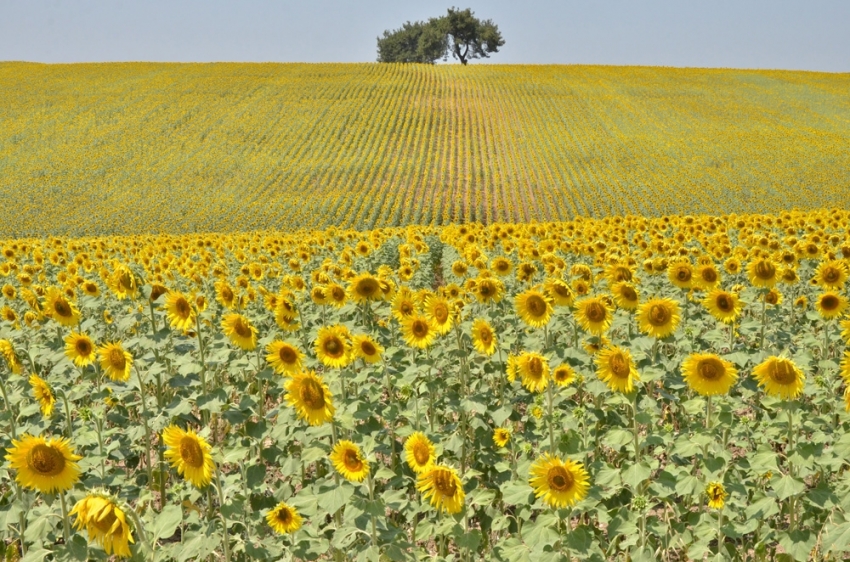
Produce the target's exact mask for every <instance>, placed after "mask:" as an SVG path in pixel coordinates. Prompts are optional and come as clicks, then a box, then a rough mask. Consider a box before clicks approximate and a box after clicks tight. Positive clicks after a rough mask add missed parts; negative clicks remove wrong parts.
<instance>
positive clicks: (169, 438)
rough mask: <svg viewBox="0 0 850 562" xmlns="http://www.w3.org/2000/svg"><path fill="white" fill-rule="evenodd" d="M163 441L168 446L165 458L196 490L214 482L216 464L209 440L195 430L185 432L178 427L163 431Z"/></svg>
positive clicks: (167, 428) (170, 427) (169, 427)
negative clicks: (213, 475)
mask: <svg viewBox="0 0 850 562" xmlns="http://www.w3.org/2000/svg"><path fill="white" fill-rule="evenodd" d="M162 441H163V442H164V443H165V445H166V450H165V458H166V459H168V461H169V462H170V463H171V466H172V467H174V468H176V469H177V473H178V474H180V475H181V476H183V477H184V478H186V480H188V481H189V482H191V483H192V485H193V486H195V487H196V488H204V487H206V486H208V485H209V483H210V482H211V481H212V474H213V472H214V471H215V462H214V461H213V459H212V455H211V454H210V452H211V451H212V447H211V446H210V444H209V443H207V440H206V439H204V438H203V437H201V436H200V435H198V434H197V433H195V432H194V431H193V430H191V429H190V430H188V431H184V430H183V429H181V428H180V427H178V426H176V425H170V426H168V427H166V428H165V429H163V430H162Z"/></svg>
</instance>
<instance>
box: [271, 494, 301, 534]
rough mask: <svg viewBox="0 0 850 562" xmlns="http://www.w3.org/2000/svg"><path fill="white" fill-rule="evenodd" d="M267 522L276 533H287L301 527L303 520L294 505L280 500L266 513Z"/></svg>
mask: <svg viewBox="0 0 850 562" xmlns="http://www.w3.org/2000/svg"><path fill="white" fill-rule="evenodd" d="M266 522H267V523H268V524H269V527H271V528H272V529H273V530H274V531H275V532H276V533H278V534H281V535H285V534H286V533H294V532H295V531H297V530H298V529H300V528H301V524H302V523H303V520H302V519H301V515H299V514H298V511H297V510H296V509H295V508H294V507H292V506H291V505H289V504H288V503H286V502H280V503H279V504H277V505H276V506H275V507H274V509H272V510H271V511H269V512H268V513H267V514H266Z"/></svg>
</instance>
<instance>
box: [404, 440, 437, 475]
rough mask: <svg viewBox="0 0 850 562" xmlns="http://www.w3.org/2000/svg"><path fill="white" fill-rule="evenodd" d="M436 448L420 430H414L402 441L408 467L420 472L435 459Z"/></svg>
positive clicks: (427, 467)
mask: <svg viewBox="0 0 850 562" xmlns="http://www.w3.org/2000/svg"><path fill="white" fill-rule="evenodd" d="M435 450H436V448H435V447H434V444H433V443H431V440H430V439H428V437H426V436H425V434H424V433H422V432H419V431H417V432H415V433H412V434H411V435H410V437H408V438H407V440H406V441H405V442H404V458H405V460H407V465H408V466H409V467H410V469H411V470H412V471H413V472H415V473H417V474H420V473H422V472H425V471H426V470H428V469H430V468H431V466H432V465H433V464H434V461H436V460H437V457H436V454H435Z"/></svg>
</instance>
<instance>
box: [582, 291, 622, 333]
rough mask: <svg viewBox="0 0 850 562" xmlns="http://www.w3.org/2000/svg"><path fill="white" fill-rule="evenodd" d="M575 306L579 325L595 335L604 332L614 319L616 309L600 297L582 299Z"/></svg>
mask: <svg viewBox="0 0 850 562" xmlns="http://www.w3.org/2000/svg"><path fill="white" fill-rule="evenodd" d="M575 306H576V308H575V317H576V321H577V322H578V324H579V326H581V328H582V330H584V331H585V332H589V333H591V334H593V335H594V336H601V335H602V334H604V333H605V332H606V331H607V330H608V328H610V327H611V322H613V321H614V310H613V309H612V308H611V307H610V306H609V304H608V302H607V301H606V300H605V299H602V298H600V297H587V298H584V299H581V300H580V301H578V302H576V304H575Z"/></svg>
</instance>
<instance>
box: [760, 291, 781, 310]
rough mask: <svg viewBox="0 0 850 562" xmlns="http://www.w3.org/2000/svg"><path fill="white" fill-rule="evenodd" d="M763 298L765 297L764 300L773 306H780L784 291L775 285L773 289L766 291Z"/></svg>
mask: <svg viewBox="0 0 850 562" xmlns="http://www.w3.org/2000/svg"><path fill="white" fill-rule="evenodd" d="M762 298H763V299H764V302H766V303H767V304H769V305H771V306H778V305H780V304H782V293H781V292H779V289H777V288H776V287H773V288H772V289H771V290H769V291H768V292H766V293H765V294H764V296H763V297H762Z"/></svg>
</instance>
